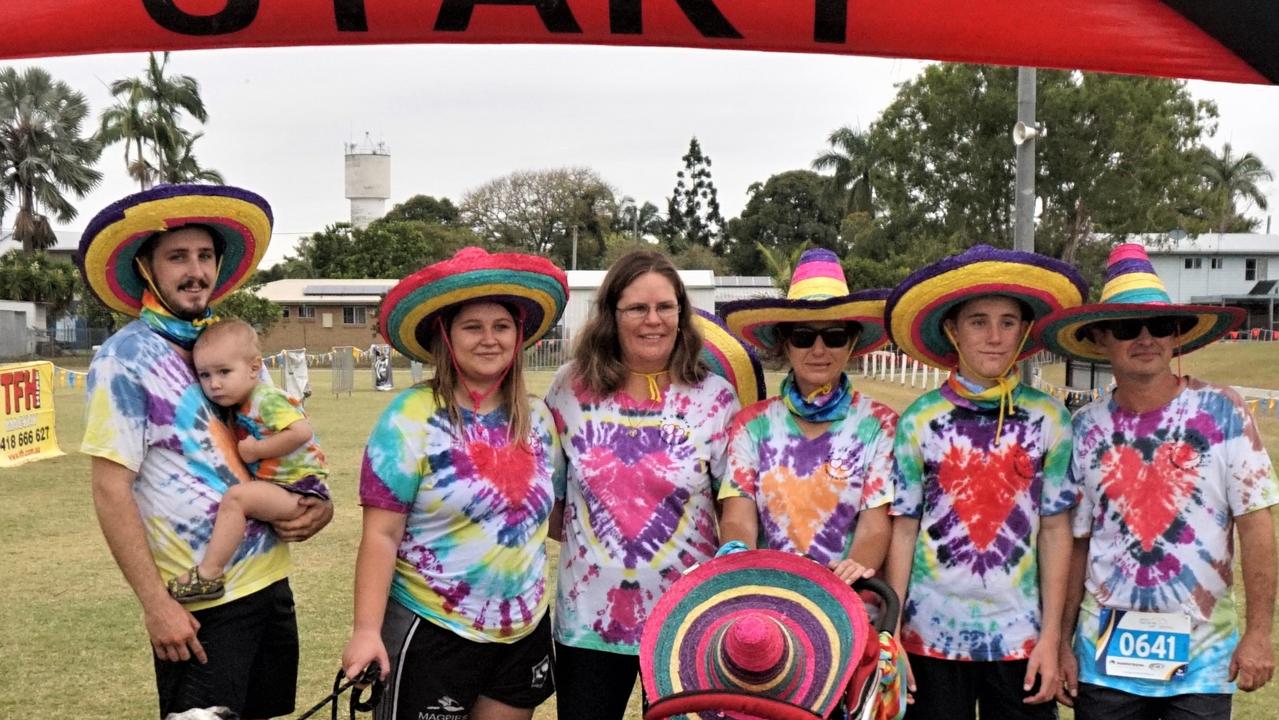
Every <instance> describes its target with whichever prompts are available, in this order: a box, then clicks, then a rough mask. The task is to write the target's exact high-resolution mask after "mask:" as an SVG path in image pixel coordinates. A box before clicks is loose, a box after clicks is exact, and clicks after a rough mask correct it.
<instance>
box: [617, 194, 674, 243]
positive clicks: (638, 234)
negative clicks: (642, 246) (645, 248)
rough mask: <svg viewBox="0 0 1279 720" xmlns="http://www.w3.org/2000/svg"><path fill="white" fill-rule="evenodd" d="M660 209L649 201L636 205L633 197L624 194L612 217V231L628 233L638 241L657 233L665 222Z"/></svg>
mask: <svg viewBox="0 0 1279 720" xmlns="http://www.w3.org/2000/svg"><path fill="white" fill-rule="evenodd" d="M665 222H666V221H665V220H664V219H663V218H662V211H661V210H660V209H658V207H657V206H656V205H654V204H653V203H651V202H647V201H645V202H644V204H643V205H636V204H635V198H633V197H631V196H630V195H624V196H623V197H622V200H621V202H619V203H618V212H617V216H616V217H614V219H613V230H614V232H623V233H628V234H630V235H632V236H633V239H634V240H636V241H638V240H640V239H641V238H643V237H646V236H648V235H658V234H660V233H661V232H662V226H663V225H664V224H665Z"/></svg>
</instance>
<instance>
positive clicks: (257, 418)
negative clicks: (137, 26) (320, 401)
mask: <svg viewBox="0 0 1279 720" xmlns="http://www.w3.org/2000/svg"><path fill="white" fill-rule="evenodd" d="M300 420H306V413H305V412H303V410H302V403H301V402H299V401H297V400H294V399H293V398H291V397H289V396H288V394H287V393H285V392H284V391H283V390H281V389H280V388H278V387H275V386H274V385H268V384H266V383H258V384H257V386H256V387H254V388H253V392H252V393H251V394H250V395H249V399H248V400H245V401H244V404H242V405H241V406H240V407H239V408H238V409H237V410H236V413H235V425H236V437H237V438H240V439H243V438H246V437H253V438H255V439H258V440H261V439H263V438H267V437H271V436H272V435H275V434H277V433H279V432H281V431H282V430H284V429H285V428H287V427H288V426H290V425H292V424H293V423H295V422H298V421H300ZM249 471H250V472H252V473H253V476H254V477H256V478H257V479H259V480H268V481H270V482H275V483H281V484H283V485H291V484H293V483H296V482H299V481H301V480H305V479H306V478H308V477H313V478H315V479H316V480H319V481H323V479H324V478H326V477H328V475H329V470H328V464H327V463H326V462H325V460H324V451H323V450H321V449H320V445H319V443H317V442H316V441H315V436H314V435H312V436H311V439H310V440H308V441H306V443H304V444H303V445H302V447H299V448H297V449H296V450H294V451H293V452H291V453H287V454H285V455H282V456H280V457H274V458H262V459H261V460H259V461H258V462H255V463H249ZM308 489H314V490H317V491H319V490H321V489H323V492H324V493H325V495H327V494H328V489H327V488H325V487H324V486H323V482H320V483H319V487H314V486H311V487H308Z"/></svg>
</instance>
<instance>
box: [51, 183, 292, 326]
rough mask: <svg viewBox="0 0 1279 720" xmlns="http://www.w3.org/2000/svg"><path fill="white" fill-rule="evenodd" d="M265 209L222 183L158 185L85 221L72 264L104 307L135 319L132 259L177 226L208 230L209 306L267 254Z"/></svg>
mask: <svg viewBox="0 0 1279 720" xmlns="http://www.w3.org/2000/svg"><path fill="white" fill-rule="evenodd" d="M272 222H273V220H272V217H271V206H270V205H268V204H267V202H266V200H263V199H262V197H261V196H259V195H257V194H256V193H252V192H249V191H248V190H243V189H241V188H237V187H231V186H229V185H157V186H155V187H153V188H151V189H150V190H144V191H142V192H140V193H134V194H133V195H130V196H128V197H126V198H124V199H123V200H119V201H117V202H114V203H112V204H110V205H108V206H107V207H106V209H104V210H103V211H102V212H100V213H98V214H97V215H96V216H94V218H93V219H92V220H90V221H89V226H88V227H87V228H85V230H84V235H83V236H81V238H80V249H79V251H78V252H77V253H76V257H75V260H76V264H77V265H78V266H79V267H80V273H81V274H82V275H84V281H85V283H86V284H87V285H88V286H89V289H90V290H91V291H93V294H94V295H97V296H98V299H99V300H101V301H102V304H104V305H106V306H107V307H108V308H110V309H112V310H114V311H116V312H119V313H123V314H125V315H131V316H134V317H137V315H138V314H139V313H140V312H141V311H142V290H143V288H144V287H145V284H144V283H143V280H142V278H141V277H140V276H139V275H138V272H137V270H136V269H135V268H134V263H133V257H134V255H136V254H137V252H138V249H139V248H140V247H142V244H143V243H144V242H146V241H147V239H148V238H150V237H151V236H152V235H154V234H156V233H158V232H164V231H166V230H173V229H176V228H179V227H182V226H183V225H194V224H199V225H205V226H208V227H210V228H212V229H213V231H214V233H215V235H216V237H214V242H215V244H216V245H217V247H218V251H219V253H220V257H219V264H218V267H219V272H218V277H217V280H216V281H215V282H214V283H213V294H212V295H211V296H210V299H209V303H210V304H213V303H216V302H217V301H218V300H219V299H221V298H222V297H224V296H226V295H228V294H230V293H232V292H235V290H236V289H237V288H239V287H240V286H241V285H243V284H244V282H245V281H246V280H248V279H249V276H250V275H252V274H253V270H254V269H255V268H257V266H258V263H259V262H260V261H261V260H262V256H263V255H265V254H266V248H267V244H268V243H269V242H270V241H271V225H272Z"/></svg>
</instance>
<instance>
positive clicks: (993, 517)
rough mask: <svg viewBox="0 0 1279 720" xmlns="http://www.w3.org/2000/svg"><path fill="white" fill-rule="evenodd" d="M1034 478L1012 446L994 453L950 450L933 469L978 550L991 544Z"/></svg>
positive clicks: (1031, 467) (1030, 465)
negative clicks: (935, 468)
mask: <svg viewBox="0 0 1279 720" xmlns="http://www.w3.org/2000/svg"><path fill="white" fill-rule="evenodd" d="M1034 475H1035V469H1034V465H1033V463H1031V462H1030V457H1029V456H1028V455H1027V454H1026V451H1025V450H1023V449H1022V448H1021V446H1020V445H1016V444H1011V445H1008V446H1006V447H1003V448H1000V449H999V450H998V451H986V450H974V449H972V448H960V447H952V448H951V449H950V450H947V451H946V454H945V455H943V456H942V458H941V462H940V463H939V466H938V468H937V479H938V481H939V482H940V483H941V486H942V489H943V490H945V491H946V493H947V494H948V495H949V496H950V503H951V507H953V508H954V509H955V514H956V515H958V516H959V519H960V520H962V521H963V523H964V527H966V528H968V536H969V538H970V539H971V540H972V542H973V545H974V546H975V547H976V548H977V549H978V550H985V549H986V548H988V547H990V544H991V543H992V542H994V540H995V538H996V537H997V536H998V535H999V529H1000V528H1001V527H1003V525H1004V521H1005V520H1007V519H1008V514H1009V513H1010V512H1012V509H1013V507H1014V506H1015V505H1016V504H1017V497H1018V496H1019V495H1020V494H1021V493H1023V492H1026V489H1027V488H1029V487H1030V480H1031V478H1032V477H1034Z"/></svg>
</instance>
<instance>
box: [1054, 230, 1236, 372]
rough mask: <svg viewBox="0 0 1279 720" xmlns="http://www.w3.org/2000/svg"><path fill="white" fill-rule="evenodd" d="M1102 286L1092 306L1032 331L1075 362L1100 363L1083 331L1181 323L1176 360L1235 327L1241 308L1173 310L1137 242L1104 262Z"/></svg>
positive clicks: (1061, 313)
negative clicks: (1105, 325)
mask: <svg viewBox="0 0 1279 720" xmlns="http://www.w3.org/2000/svg"><path fill="white" fill-rule="evenodd" d="M1106 266H1107V267H1106V284H1105V285H1103V286H1102V289H1101V301H1100V302H1098V303H1096V304H1093V305H1080V306H1079V307H1072V308H1063V309H1061V310H1058V311H1057V312H1054V313H1053V314H1052V315H1050V316H1049V317H1048V318H1046V319H1045V320H1044V321H1043V323H1041V324H1040V326H1039V327H1038V328H1036V331H1035V332H1036V334H1037V335H1038V336H1039V339H1040V340H1041V341H1042V342H1043V343H1044V344H1045V345H1047V346H1048V349H1049V350H1052V351H1053V352H1055V353H1058V354H1060V355H1069V356H1070V357H1073V358H1075V359H1077V360H1087V361H1092V362H1098V361H1100V362H1105V361H1106V360H1107V358H1106V353H1105V351H1103V350H1102V349H1101V346H1100V345H1098V344H1097V343H1095V342H1093V340H1092V335H1091V334H1090V333H1089V332H1088V326H1089V325H1091V324H1092V323H1095V322H1100V321H1103V320H1128V319H1136V318H1152V317H1176V318H1186V320H1185V323H1186V325H1185V326H1182V327H1181V328H1180V333H1179V335H1178V339H1179V343H1178V346H1177V347H1176V348H1174V349H1173V354H1177V355H1181V354H1185V353H1188V352H1190V351H1192V350H1198V349H1199V348H1201V347H1203V346H1204V345H1207V344H1208V343H1211V342H1212V341H1214V340H1216V339H1217V338H1220V337H1221V336H1222V335H1225V334H1226V333H1228V332H1230V331H1231V330H1234V329H1235V328H1237V327H1239V325H1240V324H1241V323H1242V322H1243V319H1244V310H1243V308H1234V307H1220V306H1217V305H1174V304H1173V302H1172V299H1171V298H1170V297H1168V291H1167V290H1165V289H1164V283H1163V281H1162V280H1160V279H1159V276H1158V275H1156V274H1155V268H1154V266H1153V265H1151V264H1150V258H1149V257H1147V255H1146V248H1145V247H1143V246H1141V245H1139V244H1137V243H1124V244H1122V245H1117V246H1115V248H1114V249H1113V250H1111V251H1110V258H1109V259H1108V260H1107V261H1106Z"/></svg>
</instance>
